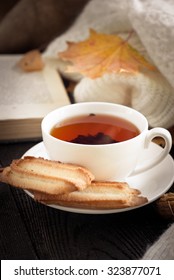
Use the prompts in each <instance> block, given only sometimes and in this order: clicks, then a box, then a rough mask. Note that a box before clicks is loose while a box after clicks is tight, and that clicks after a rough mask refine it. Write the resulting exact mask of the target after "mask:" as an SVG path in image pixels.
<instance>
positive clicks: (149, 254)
mask: <svg viewBox="0 0 174 280" xmlns="http://www.w3.org/2000/svg"><path fill="white" fill-rule="evenodd" d="M143 260H174V224H172V225H171V226H170V227H169V228H168V229H167V230H166V231H165V232H164V233H163V234H162V235H161V236H160V237H159V239H158V240H157V241H156V242H155V243H154V244H153V245H152V246H151V247H149V248H148V250H147V251H146V253H145V254H144V256H143Z"/></svg>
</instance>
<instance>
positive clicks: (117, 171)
mask: <svg viewBox="0 0 174 280" xmlns="http://www.w3.org/2000/svg"><path fill="white" fill-rule="evenodd" d="M89 114H109V115H111V116H116V117H119V118H123V119H125V120H127V121H129V122H131V123H133V124H134V125H135V126H136V127H137V128H138V129H139V131H140V133H139V135H138V136H136V137H134V138H131V139H129V140H126V141H123V142H119V143H112V144H100V145H88V144H87V145H86V144H76V143H71V142H66V141H63V140H60V139H57V138H55V137H53V136H51V135H50V132H51V130H52V128H53V127H54V126H55V125H56V124H57V123H61V122H62V121H64V120H66V119H70V118H74V117H76V116H81V115H89ZM41 127H42V136H43V142H44V145H45V148H46V150H47V153H48V156H49V157H50V159H52V160H57V161H61V162H68V163H74V164H78V165H81V166H84V167H86V168H88V169H89V170H90V171H91V172H92V173H93V174H94V176H95V179H96V180H117V181H124V180H125V179H126V177H128V176H129V175H130V174H131V175H132V174H137V173H139V172H143V171H145V170H148V169H150V168H152V167H153V166H155V165H156V164H158V163H160V162H161V161H162V160H163V159H164V158H165V157H166V156H167V155H168V153H169V152H170V149H171V146H172V138H171V135H170V133H169V132H168V130H166V129H164V128H160V127H157V128H153V129H150V130H148V122H147V119H146V118H145V117H144V116H143V115H142V114H141V113H139V112H137V111H136V110H134V109H132V108H130V107H126V106H123V105H118V104H113V103H105V102H85V103H77V104H72V105H67V106H64V107H61V108H58V109H56V110H54V111H52V112H50V113H49V114H48V115H47V116H45V118H44V119H43V121H42V125H41ZM155 137H162V138H163V139H164V140H165V147H164V149H161V153H159V155H157V156H153V158H150V159H149V160H148V161H146V162H144V163H141V165H139V164H138V163H139V162H140V160H141V155H142V154H143V153H144V152H145V150H146V149H148V147H149V144H150V142H151V141H152V140H153V138H155Z"/></svg>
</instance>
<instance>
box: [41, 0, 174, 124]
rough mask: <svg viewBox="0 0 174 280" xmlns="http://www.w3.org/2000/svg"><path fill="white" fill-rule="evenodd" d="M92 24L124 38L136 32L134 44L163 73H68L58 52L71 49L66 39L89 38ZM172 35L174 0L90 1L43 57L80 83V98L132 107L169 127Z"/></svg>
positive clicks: (173, 118) (173, 91)
mask: <svg viewBox="0 0 174 280" xmlns="http://www.w3.org/2000/svg"><path fill="white" fill-rule="evenodd" d="M90 28H93V29H94V30H96V31H98V32H102V33H109V34H113V33H115V34H118V35H120V36H121V37H124V36H125V37H126V36H127V35H128V34H129V33H130V32H131V31H132V30H134V35H133V36H132V37H131V39H130V40H129V43H130V44H131V45H132V46H133V47H135V48H136V49H137V50H138V51H139V52H140V53H141V54H143V55H144V56H145V57H146V58H148V59H149V60H150V61H151V62H152V63H153V64H154V65H155V66H156V67H157V68H158V70H159V72H156V73H146V74H144V73H139V74H137V75H135V76H132V75H131V76H125V75H122V74H110V75H109V74H106V75H104V76H102V77H100V78H98V79H94V80H92V79H89V78H86V77H82V76H81V75H76V74H70V73H69V74H67V73H66V70H65V66H66V63H64V62H62V61H61V60H58V53H59V52H61V51H63V50H65V49H66V48H67V44H66V42H67V41H73V42H79V41H82V40H84V39H86V38H87V37H88V36H89V29H90ZM173 33H174V4H173V0H159V1H156V0H122V1H120V0H110V1H107V0H103V1H100V0H91V1H90V2H89V3H88V4H87V5H86V6H85V8H84V10H83V11H82V13H81V14H80V15H79V16H78V18H77V19H76V21H75V22H74V24H73V25H72V26H71V27H70V28H69V29H68V30H67V31H66V32H65V33H64V34H62V35H61V36H59V37H57V38H56V39H55V40H54V41H53V42H51V44H50V45H49V46H48V48H47V50H46V51H45V53H44V55H45V56H49V57H52V58H56V59H57V61H58V69H59V71H60V72H61V73H62V74H63V75H65V76H66V77H68V78H70V79H72V80H75V81H78V85H77V86H76V88H75V91H74V95H75V101H76V102H82V101H83V102H85V101H98V100H99V101H108V102H115V103H120V104H124V105H128V106H131V107H133V108H134V109H136V110H138V111H140V112H141V113H143V114H144V115H145V116H146V117H147V119H148V122H149V124H150V126H152V127H154V126H162V127H165V128H170V127H171V126H173V125H174V110H173V107H174V79H173V77H174V64H173V61H172V59H171V58H172V57H174V49H173V45H174V34H173ZM149 72H150V71H149Z"/></svg>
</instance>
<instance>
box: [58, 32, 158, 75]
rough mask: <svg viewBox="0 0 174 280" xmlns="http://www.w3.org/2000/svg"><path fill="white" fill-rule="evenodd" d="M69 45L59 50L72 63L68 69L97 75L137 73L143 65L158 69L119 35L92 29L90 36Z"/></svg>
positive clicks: (150, 68)
mask: <svg viewBox="0 0 174 280" xmlns="http://www.w3.org/2000/svg"><path fill="white" fill-rule="evenodd" d="M67 44H68V48H67V50H66V51H64V52H61V53H59V57H60V58H62V59H63V60H66V61H70V62H71V63H72V65H71V66H68V68H67V72H79V73H81V74H83V75H85V76H87V77H90V78H97V77H100V76H102V75H103V74H105V73H122V72H127V73H136V72H139V71H141V69H143V68H145V69H148V70H151V71H152V70H156V68H155V66H153V65H152V64H151V63H149V62H148V61H147V60H146V59H145V58H144V57H143V56H142V55H140V54H139V52H138V51H137V50H136V49H134V48H133V47H132V46H131V45H130V44H128V42H127V41H124V40H123V39H121V38H120V37H119V36H117V35H109V34H103V33H97V32H96V31H94V30H90V36H89V38H88V39H86V40H84V41H82V42H78V43H73V42H67Z"/></svg>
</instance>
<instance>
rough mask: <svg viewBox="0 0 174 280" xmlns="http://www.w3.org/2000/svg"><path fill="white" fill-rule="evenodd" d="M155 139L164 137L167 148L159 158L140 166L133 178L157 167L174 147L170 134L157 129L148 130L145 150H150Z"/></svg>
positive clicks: (162, 129)
mask: <svg viewBox="0 0 174 280" xmlns="http://www.w3.org/2000/svg"><path fill="white" fill-rule="evenodd" d="M155 137H162V138H163V139H164V140H165V147H164V148H163V149H162V151H161V153H159V154H158V155H157V156H155V158H154V159H152V160H149V161H148V160H147V161H146V162H145V163H144V164H143V163H142V164H141V165H140V166H138V167H137V168H136V169H135V170H134V171H133V172H132V173H131V176H134V175H137V174H138V173H141V172H144V171H146V170H148V169H150V168H152V167H153V166H155V165H157V164H158V163H160V162H161V161H162V160H163V159H164V158H165V157H166V156H167V155H168V154H169V152H170V149H171V147H172V137H171V134H170V132H169V131H168V130H167V129H165V128H161V127H156V128H152V129H150V130H148V132H147V135H146V138H145V143H144V148H145V149H148V147H149V144H150V142H151V141H152V140H153V139H154V138H155Z"/></svg>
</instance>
